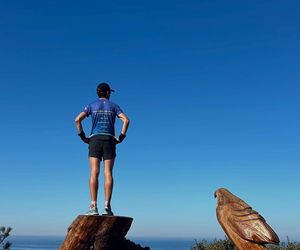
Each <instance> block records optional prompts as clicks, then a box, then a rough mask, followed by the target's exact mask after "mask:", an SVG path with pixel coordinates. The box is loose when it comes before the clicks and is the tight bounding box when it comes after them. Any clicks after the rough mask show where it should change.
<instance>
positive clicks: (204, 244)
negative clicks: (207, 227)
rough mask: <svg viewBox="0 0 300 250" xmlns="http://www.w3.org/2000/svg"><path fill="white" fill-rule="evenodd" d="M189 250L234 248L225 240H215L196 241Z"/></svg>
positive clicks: (232, 249)
mask: <svg viewBox="0 0 300 250" xmlns="http://www.w3.org/2000/svg"><path fill="white" fill-rule="evenodd" d="M191 250H234V246H233V244H232V242H231V241H230V240H229V239H227V238H226V239H225V240H216V239H215V240H213V241H212V242H208V241H207V240H202V241H200V242H198V241H196V245H195V246H194V247H193V248H192V249H191Z"/></svg>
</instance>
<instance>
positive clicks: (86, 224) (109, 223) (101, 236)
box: [60, 215, 150, 250]
mask: <svg viewBox="0 0 300 250" xmlns="http://www.w3.org/2000/svg"><path fill="white" fill-rule="evenodd" d="M132 221H133V219H132V218H129V217H122V216H86V215H79V216H78V217H77V218H76V219H75V220H74V221H73V223H72V224H71V226H70V227H69V229H68V233H67V236H66V239H65V240H64V242H63V243H62V245H61V247H60V250H92V249H93V250H139V249H145V250H147V249H150V248H143V247H141V246H139V245H136V244H134V243H133V242H130V241H128V240H126V239H125V235H126V234H127V232H128V230H129V229H130V226H131V223H132Z"/></svg>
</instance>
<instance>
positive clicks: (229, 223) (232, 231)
mask: <svg viewBox="0 0 300 250" xmlns="http://www.w3.org/2000/svg"><path fill="white" fill-rule="evenodd" d="M215 197H216V198H217V218H218V221H219V223H220V224H221V226H222V228H223V230H224V231H225V233H226V234H227V236H228V237H229V239H230V240H231V241H232V242H233V243H234V245H235V246H236V248H237V249H238V250H263V249H267V248H266V247H265V246H264V245H265V244H278V243H279V238H278V236H277V234H276V233H275V232H274V231H273V229H272V228H271V227H270V226H269V225H268V224H267V223H266V221H265V219H264V218H263V217H262V216H261V215H260V214H259V213H258V212H256V211H254V210H252V207H250V206H249V205H248V204H247V203H246V202H244V201H243V200H241V199H240V198H238V197H236V196H235V195H233V194H232V193H230V192H229V191H228V190H227V189H225V188H220V189H218V190H217V191H216V192H215Z"/></svg>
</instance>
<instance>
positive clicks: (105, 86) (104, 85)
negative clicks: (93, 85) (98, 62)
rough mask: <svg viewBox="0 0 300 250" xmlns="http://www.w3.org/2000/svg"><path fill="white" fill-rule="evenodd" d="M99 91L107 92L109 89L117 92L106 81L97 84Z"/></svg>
mask: <svg viewBox="0 0 300 250" xmlns="http://www.w3.org/2000/svg"><path fill="white" fill-rule="evenodd" d="M97 91H98V92H102V93H105V92H107V91H111V92H115V91H114V90H113V89H111V88H110V86H109V85H108V84H107V83H106V82H102V83H100V84H99V85H98V86H97Z"/></svg>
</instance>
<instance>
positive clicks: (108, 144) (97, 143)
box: [89, 135, 116, 160]
mask: <svg viewBox="0 0 300 250" xmlns="http://www.w3.org/2000/svg"><path fill="white" fill-rule="evenodd" d="M89 157H95V158H98V159H100V160H102V159H103V160H111V159H114V158H115V157H116V139H115V138H114V137H113V136H109V135H94V136H93V137H91V139H90V143H89Z"/></svg>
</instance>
